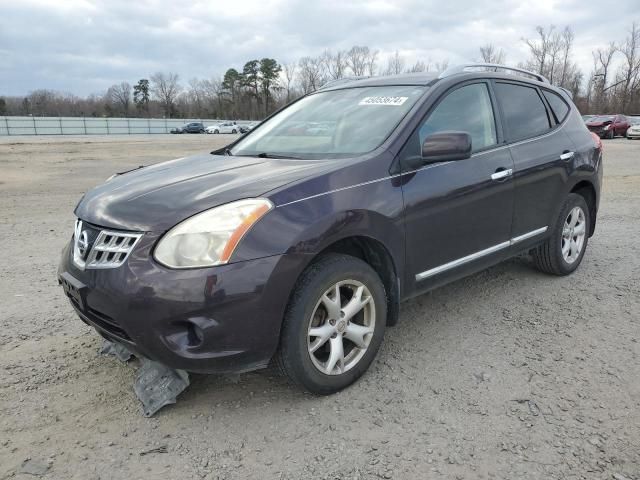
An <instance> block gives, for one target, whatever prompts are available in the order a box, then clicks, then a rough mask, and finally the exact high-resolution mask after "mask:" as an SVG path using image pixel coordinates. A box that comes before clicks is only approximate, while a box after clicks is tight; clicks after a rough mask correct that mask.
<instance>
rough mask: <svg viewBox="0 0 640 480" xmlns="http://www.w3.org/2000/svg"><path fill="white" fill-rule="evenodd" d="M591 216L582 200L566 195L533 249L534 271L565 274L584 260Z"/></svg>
mask: <svg viewBox="0 0 640 480" xmlns="http://www.w3.org/2000/svg"><path fill="white" fill-rule="evenodd" d="M590 228H591V217H590V214H589V206H588V205H587V202H586V201H585V199H584V197H582V196H581V195H578V194H576V193H570V194H569V196H568V197H567V200H566V201H565V203H564V205H563V206H562V209H561V210H560V215H559V216H558V219H557V220H556V224H555V225H554V226H553V230H552V231H551V235H550V236H549V238H548V239H547V240H546V241H545V243H543V244H542V245H540V246H539V247H538V248H536V249H535V250H533V261H534V263H535V265H536V268H538V270H541V271H543V272H545V273H550V274H552V275H559V276H562V275H569V274H570V273H572V272H573V271H574V270H575V269H576V268H578V266H579V265H580V263H581V262H582V258H583V257H584V253H585V251H586V249H587V243H588V241H589V232H590Z"/></svg>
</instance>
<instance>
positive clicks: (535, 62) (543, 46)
mask: <svg viewBox="0 0 640 480" xmlns="http://www.w3.org/2000/svg"><path fill="white" fill-rule="evenodd" d="M554 30H555V27H554V26H553V25H551V26H550V27H549V31H547V30H546V29H545V28H543V27H541V26H540V25H538V26H537V27H536V32H537V33H538V37H539V40H538V41H536V40H530V39H527V38H524V39H523V41H524V42H525V43H526V44H527V46H528V47H529V50H530V52H531V57H532V58H531V60H530V61H529V64H530V66H529V68H530V69H533V70H535V71H537V72H538V73H539V74H540V75H544V74H545V69H546V68H548V64H547V62H548V60H549V53H550V50H551V42H552V39H551V37H552V35H553V31H554Z"/></svg>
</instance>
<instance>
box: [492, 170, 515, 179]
mask: <svg viewBox="0 0 640 480" xmlns="http://www.w3.org/2000/svg"><path fill="white" fill-rule="evenodd" d="M511 175H513V169H512V168H506V169H502V170H497V171H496V173H492V174H491V180H501V179H503V178H507V177H510V176H511Z"/></svg>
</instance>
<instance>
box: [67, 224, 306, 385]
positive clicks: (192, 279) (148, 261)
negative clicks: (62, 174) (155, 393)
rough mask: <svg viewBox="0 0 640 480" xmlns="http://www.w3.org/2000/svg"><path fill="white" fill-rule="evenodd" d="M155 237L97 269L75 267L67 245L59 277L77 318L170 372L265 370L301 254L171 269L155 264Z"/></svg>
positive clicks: (107, 337) (152, 236)
mask: <svg viewBox="0 0 640 480" xmlns="http://www.w3.org/2000/svg"><path fill="white" fill-rule="evenodd" d="M155 240H156V237H154V235H152V234H145V235H144V237H143V238H141V240H140V242H139V244H138V245H137V246H136V248H135V249H134V251H133V252H132V253H131V255H130V257H129V258H128V260H127V262H126V263H125V264H123V265H121V266H120V267H118V268H112V269H102V270H100V269H86V270H81V269H79V268H78V267H76V265H75V264H74V262H73V260H72V258H71V257H72V256H71V251H70V250H71V247H70V245H67V247H66V248H65V250H64V251H63V253H62V260H61V263H60V267H59V270H58V279H59V282H60V284H61V286H62V287H63V289H64V291H65V294H66V295H67V297H68V298H69V300H70V301H71V304H72V306H73V308H74V309H75V311H76V313H77V314H78V316H79V317H80V318H81V319H82V321H84V322H85V323H87V324H88V325H90V326H92V327H94V328H95V329H96V330H97V331H98V333H99V334H100V335H101V336H102V337H104V338H106V339H108V340H110V341H112V342H116V343H118V344H122V345H124V346H125V347H126V348H127V349H128V350H129V351H131V352H133V353H135V354H136V356H138V357H141V358H148V359H150V360H153V361H155V362H158V363H162V364H164V365H167V366H168V367H170V368H172V369H176V370H185V371H189V372H198V373H239V372H243V371H248V370H255V369H257V368H261V367H265V366H266V365H267V364H268V363H269V361H270V359H271V357H272V356H273V354H274V352H275V350H276V348H277V345H278V341H279V336H280V326H281V322H282V317H283V314H284V310H285V308H286V304H287V302H288V298H289V292H290V291H291V288H292V287H293V285H294V283H295V279H296V278H297V275H298V274H299V272H300V269H301V268H302V265H304V261H303V260H302V259H301V258H299V257H301V256H300V255H276V256H271V257H266V258H261V259H256V260H249V261H242V262H237V263H232V264H228V265H220V266H216V267H211V268H202V269H191V270H172V269H167V268H165V267H163V266H161V265H158V264H157V263H156V262H154V261H153V259H152V255H151V250H152V248H153V244H154V242H155ZM274 277H277V281H272V279H273V278H274Z"/></svg>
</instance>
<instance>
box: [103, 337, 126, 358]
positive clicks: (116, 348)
mask: <svg viewBox="0 0 640 480" xmlns="http://www.w3.org/2000/svg"><path fill="white" fill-rule="evenodd" d="M100 355H115V356H116V358H117V359H118V360H120V361H121V362H125V363H126V362H128V361H129V359H130V358H131V357H132V356H133V353H131V351H130V350H129V349H128V348H127V347H125V346H124V345H122V344H121V343H115V342H112V341H110V340H107V339H106V338H105V339H104V341H103V342H102V347H101V348H100Z"/></svg>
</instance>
